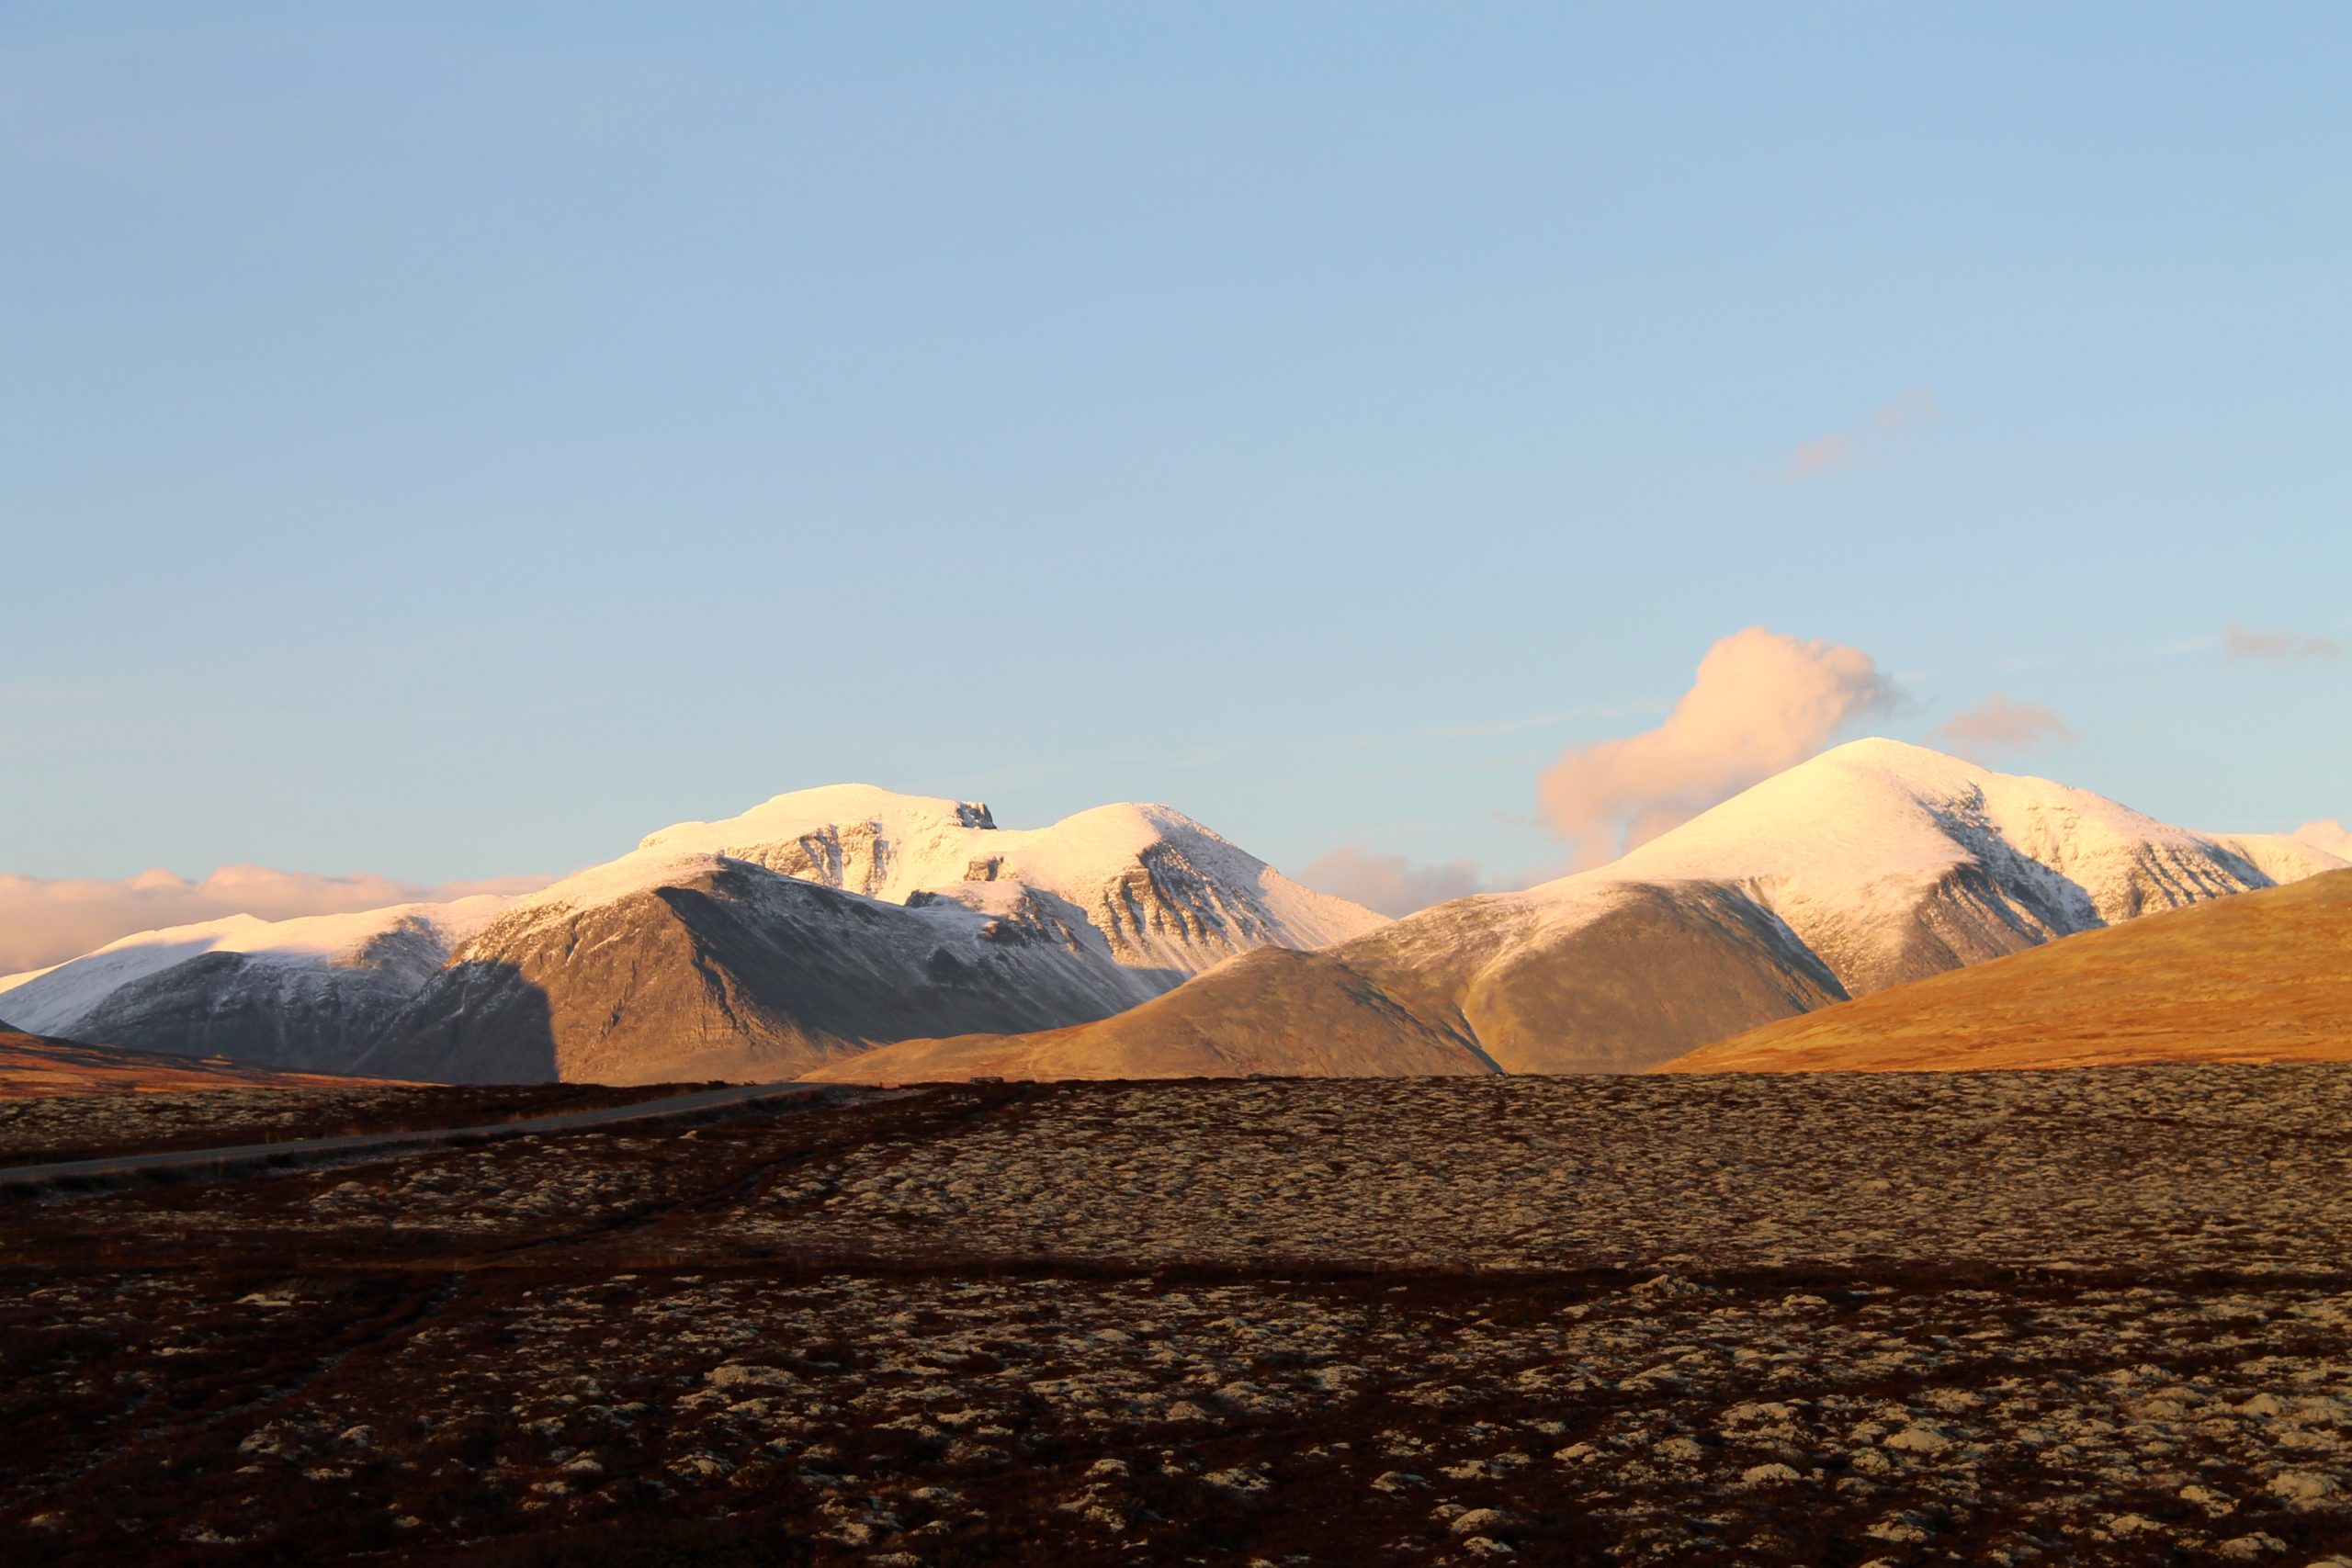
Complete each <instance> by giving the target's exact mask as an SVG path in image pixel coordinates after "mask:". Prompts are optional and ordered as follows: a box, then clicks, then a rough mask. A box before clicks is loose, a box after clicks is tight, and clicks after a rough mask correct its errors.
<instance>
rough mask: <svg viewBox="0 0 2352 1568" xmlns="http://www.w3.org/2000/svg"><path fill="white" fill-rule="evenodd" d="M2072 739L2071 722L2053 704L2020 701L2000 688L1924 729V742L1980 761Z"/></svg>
mask: <svg viewBox="0 0 2352 1568" xmlns="http://www.w3.org/2000/svg"><path fill="white" fill-rule="evenodd" d="M2073 739H2075V728H2074V726H2072V725H2070V724H2068V723H2067V722H2066V721H2065V720H2064V718H2062V717H2060V716H2059V715H2058V711H2057V710H2056V709H2055V708H2047V707H2044V706H2042V705H2041V704H2040V703H2022V702H2019V701H2018V700H2017V699H2016V698H2014V697H2012V696H2009V695H2008V694H2006V693H2003V692H1996V693H1994V694H1992V695H1991V696H1989V697H1986V698H1985V700H1984V701H1983V702H1981V703H1978V704H1977V705H1975V706H1974V707H1973V708H1965V709H1962V711H1961V712H1959V713H1956V714H1954V715H1952V716H1951V717H1950V718H1948V719H1946V720H1944V721H1943V722H1942V723H1941V724H1939V725H1938V726H1936V727H1935V728H1933V729H1931V730H1929V731H1928V745H1930V746H1935V747H1939V748H1940V749H1941V750H1946V751H1957V752H1959V753H1960V754H1961V755H1962V756H1963V757H1969V758H1973V759H1974V760H1975V761H1980V762H1982V761H1989V760H1990V759H1992V758H1994V757H1996V756H1999V755H2000V754H2002V753H2004V752H2007V751H2030V750H2034V749H2035V748H2037V747H2041V746H2050V745H2059V746H2063V745H2064V744H2066V743H2067V742H2069V741H2071V740H2073Z"/></svg>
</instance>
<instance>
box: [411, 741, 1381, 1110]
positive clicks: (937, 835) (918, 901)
mask: <svg viewBox="0 0 2352 1568" xmlns="http://www.w3.org/2000/svg"><path fill="white" fill-rule="evenodd" d="M1382 923H1383V921H1382V918H1381V917H1380V916H1378V915H1375V914H1374V913H1372V912H1371V911H1370V910H1368V909H1364V908H1360V907H1358V906H1356V905H1353V904H1350V903H1348V902H1347V901H1345V900H1344V899H1339V898H1333V897H1329V896H1328V895H1325V894H1320V893H1316V892H1314V891H1312V890H1310V889H1308V888H1306V887H1302V886H1299V885H1298V884H1296V883H1294V882H1292V881H1290V880H1289V879H1288V878H1286V877H1284V876H1283V875H1282V874H1280V873H1278V872H1276V871H1274V870H1273V868H1272V867H1271V866H1269V865H1267V864H1266V863H1264V862H1262V861H1261V860H1259V859H1257V858H1256V857H1255V856H1253V855H1250V854H1248V853H1246V852H1243V851H1242V850H1240V849H1238V848H1237V847H1236V846H1234V845H1233V844H1231V843H1229V842H1227V840H1224V839H1222V838H1220V837H1218V836H1217V835H1216V833H1213V832H1211V831H1210V830H1209V829H1206V828H1204V827H1203V826H1201V824H1199V823H1197V822H1194V821H1193V820H1192V819H1191V818H1188V817H1185V816H1184V815H1182V813H1180V812H1177V811H1172V810H1170V809H1169V808H1168V807H1162V806H1109V807H1100V808H1098V809H1096V810H1092V811H1087V812H1081V813H1080V814H1079V815H1078V816H1075V817H1071V818H1066V819H1065V820H1063V821H1061V822H1058V823H1056V824H1055V825H1054V826H1052V827H1050V828H1043V829H1034V830H1028V831H1021V830H1010V829H1001V828H998V827H997V826H996V825H995V821H994V818H992V817H991V816H990V814H989V809H988V807H985V806H980V805H977V804H975V803H971V802H967V801H953V800H939V799H929V798H924V797H922V796H914V795H894V794H892V793H890V792H888V791H885V790H879V789H875V788H873V787H871V786H868V785H863V784H849V785H840V786H836V787H833V788H830V789H820V790H806V791H801V792H799V793H797V794H794V795H778V796H777V797H776V798H775V799H774V800H771V801H769V802H767V803H766V804H765V805H763V806H761V807H755V808H754V809H752V811H749V812H746V813H744V814H743V815H742V816H741V817H737V818H729V819H728V820H726V821H723V822H688V823H682V824H680V825H678V826H676V827H673V828H667V829H662V831H661V832H658V833H654V834H651V835H649V836H648V837H647V838H646V840H644V841H643V843H642V844H640V845H639V848H638V849H637V850H636V851H634V852H631V853H629V854H628V855H624V856H622V857H621V858H620V859H619V860H616V861H613V862H611V863H607V864H605V865H601V866H597V867H594V868H593V869H591V870H589V871H585V872H582V873H581V874H579V875H577V876H573V877H570V878H567V879H566V880H564V881H562V882H559V883H557V884H555V885H554V886H550V887H548V888H546V889H543V890H542V891H540V892H538V893H535V894H532V895H529V896H527V897H523V898H521V899H518V900H516V901H515V904H514V906H513V907H512V908H509V909H507V910H506V911H505V913H503V915H502V916H500V918H499V919H497V920H496V921H495V922H494V923H493V924H492V925H491V926H490V928H489V929H487V930H485V931H483V932H482V933H481V935H480V936H478V937H477V938H475V939H474V940H473V941H472V942H469V943H468V944H467V945H466V947H465V949H464V950H463V951H462V952H461V953H458V955H457V956H456V959H455V961H454V962H452V963H451V964H449V965H448V966H447V968H445V969H444V970H443V971H442V972H441V973H440V974H438V975H436V976H435V977H434V979H433V981H432V983H431V984H430V985H428V986H427V987H424V991H423V992H422V993H421V994H420V995H419V996H418V997H417V998H416V999H415V1001H414V1002H413V1004H412V1005H411V1006H410V1008H409V1009H408V1010H406V1012H405V1013H404V1014H403V1015H402V1017H401V1020H400V1021H397V1022H396V1024H395V1025H394V1026H393V1027H392V1029H391V1030H390V1031H389V1032H388V1033H387V1035H386V1037H385V1039H384V1040H383V1042H382V1043H381V1044H380V1045H379V1047H378V1048H377V1049H376V1050H375V1051H374V1052H372V1053H371V1054H370V1055H368V1058H367V1060H366V1064H365V1065H366V1066H367V1068H368V1070H369V1071H373V1072H379V1073H385V1074H408V1075H412V1076H423V1077H447V1078H481V1077H498V1078H503V1077H523V1076H529V1077H557V1076H560V1077H567V1078H595V1079H600V1080H604V1081H627V1080H629V1079H638V1080H645V1079H651V1078H677V1077H791V1076H793V1075H794V1074H796V1073H798V1072H800V1071H803V1070H806V1069H807V1068H809V1067H812V1066H817V1065H819V1064H820V1063H822V1062H824V1061H827V1060H830V1059H833V1058H836V1057H841V1056H846V1055H854V1054H855V1053H857V1052H859V1051H861V1050H864V1049H865V1048H867V1047H868V1046H870V1045H872V1044H873V1043H876V1042H880V1041H891V1040H899V1039H904V1038H907V1037H909V1036H912V1035H936V1034H941V1033H948V1032H968V1031H976V1030H981V1031H991V1032H1016V1031H1027V1030H1036V1029H1048V1028H1055V1027H1058V1026H1062V1025H1067V1024H1073V1023H1079V1022H1083V1021H1091V1020H1094V1019H1100V1018H1103V1017H1107V1016H1109V1015H1110V1014H1112V1013H1114V1012H1117V1011H1120V1010H1124V1009H1126V1008H1129V1007H1133V1006H1135V1005H1136V1003H1138V1002H1142V1001H1146V1000H1148V999H1149V998H1153V997H1156V996H1158V995H1159V994H1160V993H1162V992H1164V991H1167V990H1169V989H1170V988H1172V987H1175V986H1176V985H1177V984H1179V983H1180V982H1181V981H1182V980H1184V979H1185V978H1186V977H1188V976H1191V975H1193V974H1194V973H1196V972H1198V971H1200V970H1202V969H1204V968H1206V967H1208V966H1209V965H1211V964H1215V963H1216V962H1217V961H1219V960H1220V959H1224V958H1227V957H1229V956H1232V955H1234V954H1237V953H1246V952H1250V951H1251V950H1253V949H1256V948H1261V947H1265V946H1269V945H1279V946H1285V947H1307V946H1316V945H1319V944H1321V943H1324V942H1334V941H1339V940H1342V939H1344V938H1346V937H1349V936H1353V935H1359V934H1361V933H1363V932H1364V931H1369V930H1371V929H1373V928H1374V927H1376V926H1378V925H1380V924H1382Z"/></svg>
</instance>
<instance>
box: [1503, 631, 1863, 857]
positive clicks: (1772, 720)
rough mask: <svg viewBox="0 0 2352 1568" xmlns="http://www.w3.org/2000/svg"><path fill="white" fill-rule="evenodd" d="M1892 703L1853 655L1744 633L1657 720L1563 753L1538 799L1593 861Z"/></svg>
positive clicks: (1777, 768)
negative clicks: (1629, 732) (1641, 728)
mask: <svg viewBox="0 0 2352 1568" xmlns="http://www.w3.org/2000/svg"><path fill="white" fill-rule="evenodd" d="M1895 696H1896V691H1895V687H1894V682H1892V681H1890V680H1889V679H1887V677H1886V676H1885V675H1883V674H1882V673H1881V672H1880V671H1879V668H1878V666H1877V665H1876V664H1874V663H1873V662H1871V656H1870V655H1869V654H1867V653H1864V652H1862V651H1861V650H1860V649H1855V648H1844V647H1840V646H1838V645H1837V644H1835V643H1827V642H1801V641H1799V640H1798V639H1797V638H1795V637H1785V636H1783V635H1781V633H1779V632H1773V631H1767V630H1766V629H1765V628H1763V627H1762V626H1750V627H1748V628H1747V630H1746V631H1743V632H1738V633H1735V634H1734V635H1733V636H1730V637H1725V638H1724V639H1723V640H1722V641H1720V642H1718V643H1716V644H1715V645H1714V646H1713V648H1711V649H1708V650H1707V656H1706V657H1705V658H1704V659H1702V660H1700V661H1699V672H1698V677H1697V679H1696V680H1695V681H1694V682H1692V684H1691V689H1690V690H1689V691H1688V692H1686V693H1684V694H1683V695H1682V698H1681V700H1680V701H1679V702H1678V703H1676V704H1675V705H1674V711H1673V712H1672V713H1670V714H1668V716H1667V718H1666V721H1665V722H1664V723H1663V724H1660V725H1659V726H1658V727H1657V728H1655V729H1649V730H1645V731H1643V732H1642V733H1641V734H1639V735H1632V736H1627V737H1625V738H1623V739H1616V740H1603V741H1600V742H1598V743H1596V744H1593V745H1589V746H1576V747H1571V748H1569V749H1568V750H1567V751H1566V752H1565V753H1563V754H1562V756H1561V758H1560V760H1559V761H1557V762H1555V763H1554V764H1553V765H1552V767H1551V768H1550V769H1549V770H1547V771H1546V772H1545V773H1544V776H1543V778H1542V780H1541V781H1540V783H1539V784H1538V785H1537V799H1538V801H1539V802H1540V804H1541V806H1542V808H1543V812H1544V820H1545V821H1546V822H1547V823H1549V824H1550V826H1551V828H1552V829H1553V830H1554V831H1555V832H1556V833H1558V834H1560V835H1561V836H1562V837H1563V838H1566V839H1568V840H1573V841H1574V843H1575V845H1576V851H1577V865H1578V866H1579V867H1585V866H1593V865H1599V864H1601V863H1604V862H1606V861H1609V860H1611V859H1613V858H1615V856H1616V855H1618V854H1619V853H1622V852H1623V851H1625V850H1629V849H1632V848H1634V846H1636V845H1639V844H1643V843H1646V842H1647V841H1648V840H1651V839H1654V838H1656V837H1657V836H1658V835H1659V834H1660V833H1663V832H1665V831H1666V830H1667V829H1669V828H1672V827H1675V826H1677V825H1678V824H1680V823H1683V822H1687V821H1689V820H1690V819H1691V818H1693V817H1696V816H1697V815H1699V813H1700V812H1702V811H1704V810H1706V809H1707V808H1708V807H1711V806H1714V805H1716V804H1718V803H1720V802H1722V801H1724V800H1728V799H1729V798H1730V797H1731V796H1733V795H1736V794H1738V793H1739V792H1740V791H1741V790H1743V789H1746V788H1747V787H1748V786H1749V785H1750V784H1757V783H1758V782H1760V781H1761V780H1764V779H1766V778H1769V777H1770V776H1771V775H1772V774H1774V773H1779V772H1781V770H1782V769H1784V768H1790V767H1793V766H1795V765H1796V764H1797V763H1799V762H1802V761H1804V760H1805V759H1806V758H1807V757H1810V756H1812V755H1813V754H1814V753H1815V752H1816V751H1818V750H1821V749H1822V748H1823V747H1824V746H1826V745H1827V744H1828V743H1829V741H1830V740H1831V739H1833V738H1834V737H1835V736H1836V735H1837V733H1838V731H1839V730H1840V729H1842V728H1845V727H1846V726H1847V725H1848V724H1850V723H1852V722H1854V721H1855V720H1857V719H1860V718H1862V717H1864V716H1868V715H1870V714H1873V713H1879V712H1883V711H1884V710H1885V709H1886V708H1888V707H1890V706H1892V705H1893V704H1894V700H1895Z"/></svg>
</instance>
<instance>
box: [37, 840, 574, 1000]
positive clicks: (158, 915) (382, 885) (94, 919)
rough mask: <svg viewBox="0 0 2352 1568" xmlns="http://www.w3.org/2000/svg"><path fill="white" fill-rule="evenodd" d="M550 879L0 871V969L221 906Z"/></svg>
mask: <svg viewBox="0 0 2352 1568" xmlns="http://www.w3.org/2000/svg"><path fill="white" fill-rule="evenodd" d="M551 880H553V879H552V878H550V877H544V876H537V877H533V876H509V877H498V878H493V879H492V880H490V881H487V882H451V883H444V884H442V885H441V886H437V887H429V886H420V885H418V884H416V883H413V882H396V881H393V880H392V879H391V878H390V877H383V876H374V875H368V874H360V875H356V876H318V875H314V874H311V873H308V872H300V871H272V870H271V869H269V868H268V867H267V866H259V865H224V866H222V867H220V869H219V870H217V871H215V872H213V873H212V874H211V875H209V876H207V877H204V878H203V879H201V880H200V881H194V882H191V881H189V880H188V879H187V878H186V877H184V876H175V875H174V874H172V873H170V872H168V871H148V872H142V873H141V874H139V875H137V876H134V877H131V878H130V879H129V880H127V881H122V882H108V881H105V880H102V879H99V878H96V877H65V878H57V879H50V878H44V877H37V876H10V875H6V874H0V974H11V973H15V972H17V971H20V970H25V969H39V968H42V967H44V966H46V965H48V964H62V963H63V962H64V961H65V960H67V959H69V958H78V957H80V956H81V955H82V954H83V953H87V952H89V951H90V950H91V949H93V948H97V947H104V946H105V945H106V944H107V942H112V941H114V940H115V939H116V938H117V937H123V936H129V935H130V933H131V932H133V931H151V930H153V929H154V928H156V927H158V926H184V925H189V924H193V923H194V922H196V921H198V920H213V919H220V918H221V917H222V916H224V915H254V916H257V917H259V918H260V919H265V920H284V919H293V918H294V917H296V916H298V915H332V914H343V913H347V912H350V911H354V910H358V909H380V908H383V907H384V906H385V905H387V904H409V903H425V902H438V901H440V900H443V899H448V898H462V897H466V896H467V895H469V894H473V893H523V892H528V891H529V890H531V889H533V888H536V887H544V886H547V884H548V882H550V881H551Z"/></svg>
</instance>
